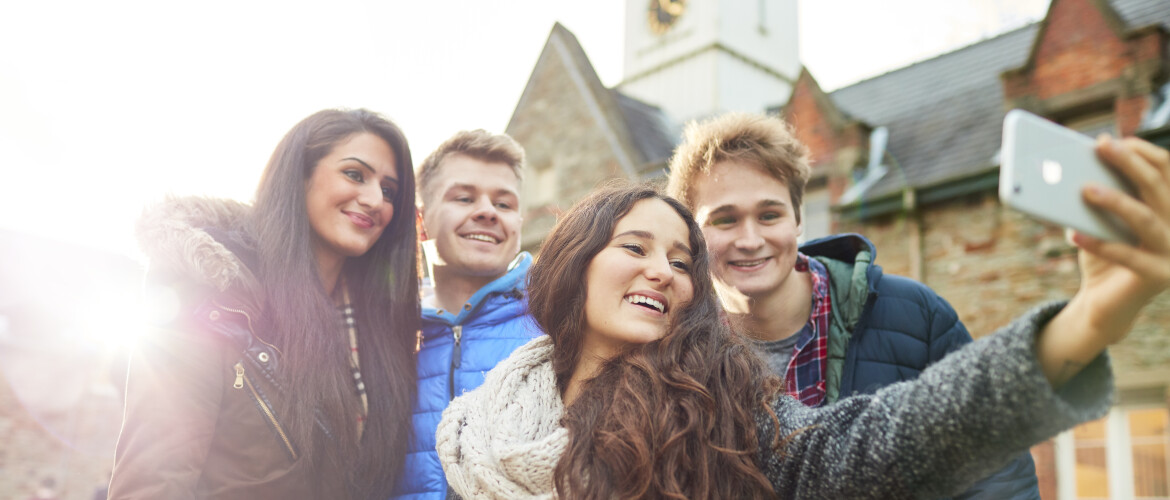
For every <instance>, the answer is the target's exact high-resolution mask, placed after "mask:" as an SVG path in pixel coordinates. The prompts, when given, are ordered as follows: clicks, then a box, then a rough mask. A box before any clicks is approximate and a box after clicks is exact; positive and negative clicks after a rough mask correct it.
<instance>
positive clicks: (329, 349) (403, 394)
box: [252, 109, 420, 499]
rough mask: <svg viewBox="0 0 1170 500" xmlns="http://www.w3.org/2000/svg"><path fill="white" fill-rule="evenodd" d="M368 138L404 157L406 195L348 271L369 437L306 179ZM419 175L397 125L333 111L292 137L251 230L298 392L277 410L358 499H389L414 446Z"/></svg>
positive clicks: (266, 183) (270, 171) (304, 450)
mask: <svg viewBox="0 0 1170 500" xmlns="http://www.w3.org/2000/svg"><path fill="white" fill-rule="evenodd" d="M361 133H371V134H374V135H376V136H378V137H380V138H382V140H384V141H386V144H387V145H388V146H390V149H391V150H392V151H394V163H395V171H396V172H397V174H398V183H399V189H398V194H397V195H396V196H395V198H394V200H393V204H394V217H393V218H392V219H391V220H390V223H389V224H388V225H387V226H386V229H385V230H383V231H382V235H381V236H380V237H379V238H378V240H377V241H376V242H374V245H373V247H371V248H370V249H369V251H367V252H366V253H365V254H363V255H361V256H359V257H351V258H348V259H346V261H345V264H344V267H343V268H342V274H343V276H344V279H345V282H346V284H347V286H348V288H349V291H350V295H351V298H352V300H353V308H354V316H355V318H354V319H355V321H356V322H357V335H358V345H359V346H361V350H360V352H359V353H360V356H361V369H362V379H363V381H364V382H365V385H366V388H367V395H368V397H369V405H370V406H369V410H370V411H369V415H368V417H367V419H366V421H365V426H364V431H363V433H362V435H361V436H360V437H359V436H358V431H357V426H356V425H355V422H356V421H357V419H358V416H359V415H360V411H361V410H360V407H359V403H358V401H357V398H356V397H354V382H353V376H352V374H351V372H350V368H349V356H350V354H349V353H350V349H349V340H348V338H347V337H346V336H345V335H344V334H343V330H342V326H343V322H342V318H341V315H340V313H339V312H338V311H337V309H336V307H334V305H333V301H332V300H331V299H330V298H329V293H328V292H327V291H326V290H325V288H324V286H323V285H322V283H321V279H320V277H319V275H318V273H317V261H316V259H315V258H314V254H313V249H312V234H313V232H312V231H313V230H312V228H311V227H310V225H309V218H308V213H307V210H306V208H305V196H306V193H305V181H306V179H309V178H310V176H312V173H313V170H314V169H315V168H316V167H317V162H318V161H320V160H321V158H324V157H325V156H328V155H329V153H330V152H331V151H332V150H333V148H334V147H335V146H337V145H338V144H342V143H344V142H345V141H347V140H349V139H350V138H352V137H354V136H355V135H358V134H361ZM411 166H412V165H411V159H410V147H409V146H408V144H407V142H406V136H405V135H403V133H402V130H400V129H399V128H398V126H397V125H395V124H394V123H393V122H391V121H389V120H387V119H385V118H383V117H382V116H380V115H378V114H377V113H373V112H371V111H367V110H364V109H353V110H337V109H328V110H324V111H319V112H317V113H314V114H313V115H311V116H309V117H308V118H305V119H304V120H302V121H301V122H300V123H298V124H297V125H296V126H294V127H293V128H292V130H289V132H288V134H286V135H285V136H284V139H282V140H281V141H280V144H279V145H277V147H276V150H275V151H274V152H273V153H272V158H271V159H270V160H269V162H268V166H267V168H265V170H264V174H263V176H262V177H261V179H260V185H259V187H258V188H257V190H256V203H255V210H254V212H253V217H252V232H253V237H254V238H255V240H256V250H257V254H258V257H259V261H260V262H259V264H260V265H259V268H260V272H259V273H258V277H259V279H260V281H261V284H262V285H263V287H264V291H265V295H266V297H265V298H266V304H265V311H264V314H263V316H264V321H265V322H266V323H267V324H268V325H269V327H270V328H269V331H271V332H273V333H272V335H273V337H274V338H273V340H274V341H275V343H276V344H277V345H278V346H280V348H281V351H282V352H283V355H284V356H283V359H282V360H281V366H280V368H281V369H280V374H281V376H282V378H283V380H284V381H285V383H286V384H287V385H288V386H289V391H290V397H287V398H281V399H280V400H279V402H278V406H277V410H278V411H279V412H280V413H281V414H282V420H284V421H286V422H287V423H288V427H289V430H290V432H291V434H292V437H293V440H294V444H295V445H296V446H297V447H298V448H300V450H301V454H302V455H304V456H305V457H306V458H307V459H308V461H310V462H311V463H312V464H313V465H323V464H327V463H331V464H332V465H334V466H335V467H336V468H337V469H339V470H342V471H346V472H347V473H348V474H349V477H348V478H346V479H348V482H349V488H350V492H349V493H350V496H351V497H353V498H377V499H382V498H387V497H389V496H390V494H391V493H392V490H393V487H394V483H395V481H396V480H397V479H398V477H399V475H400V474H401V471H402V467H403V463H404V461H405V458H404V457H405V456H406V449H407V448H406V447H407V443H408V441H409V439H410V430H409V427H410V426H409V422H410V415H411V407H412V405H413V403H414V394H415V381H416V375H415V360H414V340H415V332H416V331H417V330H418V324H419V317H420V314H419V296H418V283H419V282H418V274H417V269H418V264H417V262H418V256H417V251H416V245H415V242H416V241H417V238H418V237H417V233H416V231H415V218H414V211H415V203H414V201H415V200H414V171H413V169H412V168H411ZM293 394H295V397H292V395H293ZM403 422H407V423H406V424H404V423H403ZM326 433H327V434H328V436H325V435H324V434H326ZM321 494H322V493H320V492H319V495H321ZM324 494H328V495H332V496H333V497H336V498H343V497H345V495H344V494H341V493H339V492H328V493H324Z"/></svg>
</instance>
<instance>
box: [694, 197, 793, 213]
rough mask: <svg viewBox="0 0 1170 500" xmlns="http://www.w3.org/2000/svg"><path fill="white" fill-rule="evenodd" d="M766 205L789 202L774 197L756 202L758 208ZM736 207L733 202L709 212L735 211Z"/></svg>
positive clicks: (773, 205) (781, 205)
mask: <svg viewBox="0 0 1170 500" xmlns="http://www.w3.org/2000/svg"><path fill="white" fill-rule="evenodd" d="M765 207H788V204H787V203H784V202H783V201H780V200H777V199H774V198H768V199H766V200H760V202H759V203H757V204H756V208H765ZM735 208H736V207H735V205H731V204H727V205H719V206H717V207H715V208H713V209H711V211H709V212H707V213H709V214H715V213H721V212H731V211H734V210H735Z"/></svg>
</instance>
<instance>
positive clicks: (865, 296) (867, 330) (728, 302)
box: [667, 113, 1040, 499]
mask: <svg viewBox="0 0 1170 500" xmlns="http://www.w3.org/2000/svg"><path fill="white" fill-rule="evenodd" d="M684 135H685V137H684V140H683V144H682V145H680V146H679V147H678V149H677V150H676V151H675V155H674V157H673V158H672V160H671V164H670V179H669V182H668V185H667V190H668V192H669V193H670V195H671V196H674V197H675V198H678V199H679V200H680V201H682V202H683V203H684V204H685V205H687V206H688V207H689V208H690V209H691V210H693V211H694V213H695V218H696V219H697V220H698V222H699V224H700V225H701V226H702V228H703V234H704V236H706V239H707V247H708V249H709V250H710V255H711V270H712V271H711V272H712V274H713V275H714V276H713V277H714V278H715V282H716V286H717V288H718V289H719V295H720V298H721V299H722V301H723V305H724V308H725V309H726V310H727V312H728V314H729V316H730V318H731V320H732V322H733V324H734V325H736V327H737V328H738V329H739V330H740V331H742V332H744V333H745V334H746V335H748V336H749V337H750V338H752V339H753V340H754V342H755V344H756V346H757V348H758V350H759V352H760V354H761V356H762V357H763V358H764V359H765V360H766V361H767V362H768V364H769V365H770V366H771V367H772V369H773V371H775V372H776V374H777V375H780V376H782V377H783V378H784V385H785V390H786V392H788V394H790V395H792V396H793V397H795V398H797V399H799V400H800V401H801V402H802V403H804V404H805V405H807V406H813V407H816V406H822V405H826V404H831V403H833V402H834V401H836V400H837V399H839V398H841V397H847V396H849V395H852V394H869V393H873V392H876V391H877V390H878V389H880V388H881V387H884V386H886V385H889V384H892V383H895V382H898V381H902V380H909V379H913V378H916V377H917V376H918V374H919V373H921V372H922V371H923V370H924V369H926V367H927V366H928V365H929V364H931V363H933V362H934V361H937V360H939V359H942V357H943V356H945V355H946V354H947V353H949V352H951V351H953V350H955V349H957V348H958V347H960V346H962V345H963V344H966V343H968V342H971V336H970V334H969V333H968V332H967V329H966V327H964V326H963V323H962V322H961V321H959V318H958V315H956V314H955V311H954V309H952V308H951V306H950V304H948V303H947V302H946V301H945V300H943V299H942V298H941V297H939V296H938V295H937V294H935V293H934V292H933V291H932V290H930V288H928V287H926V286H925V285H923V284H921V283H918V282H916V281H913V280H910V279H907V278H903V277H900V276H893V275H883V274H882V270H881V267H879V266H877V265H876V264H874V259H875V257H876V249H875V248H874V246H873V244H872V243H871V242H869V240H867V239H865V238H864V237H862V236H860V235H856V234H844V235H838V236H831V237H827V238H822V239H819V240H816V241H812V242H808V243H806V244H805V245H803V246H798V244H797V238H798V237H799V236H800V234H801V231H802V229H803V226H802V223H801V213H800V207H801V205H800V203H801V199H802V198H803V195H804V187H805V183H806V182H807V181H808V178H809V173H810V168H809V165H808V159H807V158H808V153H807V148H805V146H804V145H803V144H801V143H800V141H799V140H797V139H796V137H795V136H794V135H793V134H792V130H791V128H790V127H789V126H788V124H787V123H786V122H784V121H783V120H781V119H779V118H775V117H768V116H763V115H753V114H743V113H730V114H725V115H721V116H717V117H714V118H711V119H708V120H706V121H703V122H700V123H691V124H689V125H688V126H687V128H686V131H685V134H684ZM959 498H987V499H991V498H995V499H1003V498H1013V499H1024V498H1026V499H1038V498H1040V494H1039V489H1038V485H1037V481H1036V472H1035V467H1034V465H1033V463H1032V457H1031V455H1030V454H1027V453H1025V454H1023V455H1021V456H1019V457H1018V458H1017V459H1015V460H1014V461H1013V462H1012V463H1010V464H1008V466H1007V467H1005V468H1004V469H1002V470H1001V471H999V472H997V473H996V474H994V475H992V476H990V477H988V478H986V479H984V480H982V481H980V482H979V483H976V484H975V485H974V487H972V488H971V489H970V490H969V491H967V492H966V493H964V494H963V495H960V496H959Z"/></svg>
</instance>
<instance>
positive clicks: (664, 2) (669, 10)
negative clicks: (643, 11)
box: [648, 0, 686, 35]
mask: <svg viewBox="0 0 1170 500" xmlns="http://www.w3.org/2000/svg"><path fill="white" fill-rule="evenodd" d="M685 8H686V0H650V8H649V10H648V14H649V22H650V31H653V32H654V34H656V35H661V34H663V33H666V30H669V29H670V27H671V26H673V25H674V22H675V21H676V20H677V19H678V16H681V15H682V13H683V10H684V9H685Z"/></svg>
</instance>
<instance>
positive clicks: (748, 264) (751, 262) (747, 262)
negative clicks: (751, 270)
mask: <svg viewBox="0 0 1170 500" xmlns="http://www.w3.org/2000/svg"><path fill="white" fill-rule="evenodd" d="M766 260H768V259H759V260H739V261H735V262H732V263H731V265H733V266H737V267H752V266H758V265H760V264H763V263H764V261H766Z"/></svg>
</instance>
